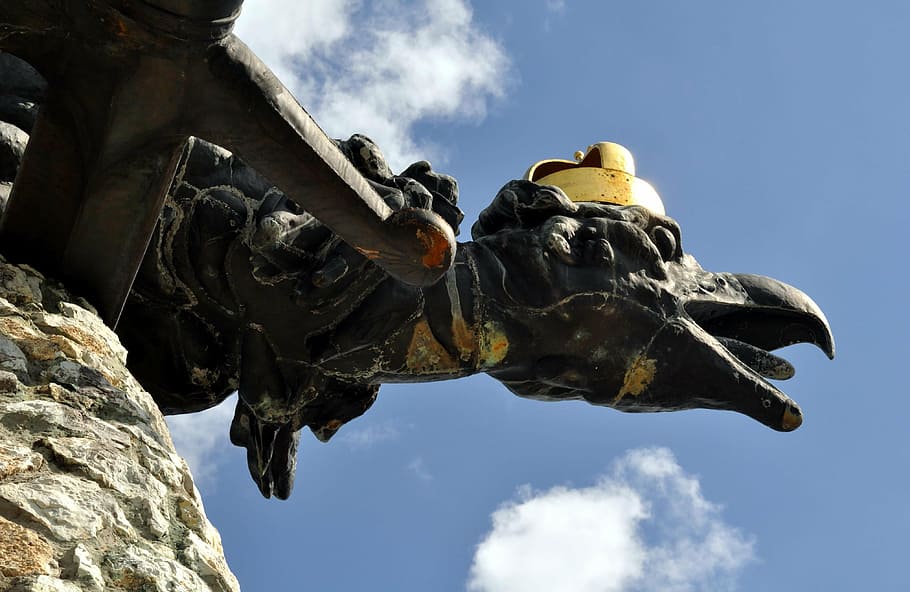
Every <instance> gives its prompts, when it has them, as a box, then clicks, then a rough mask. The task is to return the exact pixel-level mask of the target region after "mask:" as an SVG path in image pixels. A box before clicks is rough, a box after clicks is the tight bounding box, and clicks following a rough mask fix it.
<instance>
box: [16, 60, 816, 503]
mask: <svg viewBox="0 0 910 592" xmlns="http://www.w3.org/2000/svg"><path fill="white" fill-rule="evenodd" d="M11 79H12V78H11V77H9V76H8V77H6V78H4V77H2V76H0V80H7V81H8V80H11ZM19 86H20V87H29V85H28V84H20V85H19ZM32 86H34V85H32ZM0 90H3V89H2V84H0ZM10 92H12V91H9V89H7V94H8V95H9V93H10ZM17 92H18V91H17ZM23 92H25V91H23ZM0 94H2V93H0ZM7 98H8V97H7ZM36 100H40V99H36ZM7 102H10V101H7ZM11 103H12V104H16V105H18V106H19V107H18V108H17V109H13V110H12V111H9V113H12V115H5V116H4V117H5V118H7V119H6V120H7V121H12V120H13V119H14V118H19V119H21V120H23V121H25V122H26V123H25V125H26V127H27V126H28V119H29V113H31V112H32V111H30V107H29V106H28V104H29V103H30V101H28V100H24V99H23V100H19V101H16V100H13V101H11ZM3 104H4V98H3V97H0V106H2V105H3ZM0 114H2V112H0ZM25 131H27V130H25ZM23 133H24V132H23ZM0 144H2V143H0ZM337 146H338V148H339V149H340V153H341V154H343V155H344V156H345V157H346V159H347V162H349V163H350V164H349V165H348V166H350V167H354V168H356V169H357V170H359V171H360V173H361V174H363V176H364V177H365V178H366V179H367V180H368V182H369V183H370V184H371V185H372V186H373V187H375V188H377V193H378V195H381V196H382V199H383V200H384V202H385V207H388V208H389V209H390V210H395V211H413V210H414V209H418V210H422V211H427V212H432V213H433V215H434V216H438V217H439V219H440V220H444V221H445V223H446V224H448V225H450V226H451V227H452V228H457V226H458V224H459V223H460V222H461V218H462V215H461V212H460V211H459V210H458V208H457V187H456V184H455V181H454V180H453V179H451V178H450V177H447V176H445V175H441V174H438V173H436V172H434V171H433V170H432V169H431V167H430V165H429V164H427V163H425V162H418V163H415V164H414V165H412V166H411V167H409V168H408V169H407V170H405V171H403V172H402V173H401V174H400V175H394V174H392V172H391V171H390V170H389V168H388V166H387V165H386V164H385V161H384V160H383V158H382V156H381V154H380V153H379V151H378V149H377V148H376V147H375V146H374V145H373V143H372V142H370V141H369V140H368V139H366V138H364V137H361V136H354V137H352V138H351V139H349V140H348V141H345V142H338V143H337ZM4 154H5V153H4V152H3V151H0V171H2V170H4V169H9V168H15V164H16V163H15V158H16V157H15V150H13V151H9V154H11V155H12V156H9V157H8V160H9V159H11V160H9V162H12V165H10V164H9V162H6V163H5V162H4V161H3V155H4ZM23 166H25V165H23ZM175 170H176V180H175V182H174V184H173V185H172V187H171V188H170V190H169V191H168V192H166V195H165V197H164V204H163V209H162V211H161V215H160V217H159V219H158V223H157V227H156V229H155V231H154V234H153V236H152V240H151V243H150V246H149V249H148V251H147V253H146V254H145V257H144V259H143V261H142V265H141V268H140V271H139V274H138V276H137V279H136V282H135V284H134V286H133V289H132V292H131V293H130V297H129V300H128V301H127V304H126V307H125V309H124V311H123V316H122V319H121V322H120V326H119V328H118V332H119V334H120V335H121V337H122V339H123V341H124V343H125V344H126V345H127V347H128V349H129V352H130V358H129V365H130V367H131V370H132V371H133V372H134V373H135V374H136V376H137V377H138V378H139V379H140V381H141V382H142V383H143V385H144V386H145V387H146V388H147V389H148V390H149V391H150V392H151V393H152V394H153V395H154V396H155V398H156V400H157V402H158V404H159V405H160V406H161V407H162V409H163V410H164V411H165V412H167V413H187V412H193V411H199V410H202V409H206V408H208V407H211V406H213V405H215V404H217V403H219V402H221V401H222V400H224V399H225V398H226V397H227V396H228V395H229V394H230V393H232V392H233V391H235V390H239V393H240V397H239V401H238V404H237V409H236V413H235V418H234V421H233V424H232V427H231V434H230V436H231V440H232V441H233V442H234V443H235V444H237V445H239V446H243V447H245V448H246V449H247V453H248V454H247V460H248V465H249V470H250V473H251V475H252V477H253V479H254V481H255V482H256V484H257V485H258V487H259V489H260V491H261V492H262V494H263V495H265V496H266V497H268V496H276V497H279V498H286V497H287V496H288V495H289V494H290V492H291V488H292V485H293V479H294V474H295V467H296V462H297V461H296V447H297V442H298V437H299V430H301V429H302V428H303V427H308V428H309V429H310V430H311V431H312V432H313V433H314V435H316V437H317V438H319V439H320V440H323V441H326V440H328V439H329V438H331V437H332V435H333V434H335V433H336V432H337V431H338V429H339V428H340V427H341V426H342V425H344V424H345V423H346V422H348V421H350V420H351V419H353V418H355V417H357V416H359V415H360V414H362V413H363V412H364V411H366V410H367V409H368V408H369V407H370V405H371V404H372V403H373V401H374V400H375V398H376V395H377V393H378V390H379V386H380V385H381V384H383V383H390V382H426V381H436V380H445V379H450V378H457V377H461V376H467V375H470V374H474V373H478V372H485V373H487V374H489V375H491V376H493V377H495V378H497V379H498V380H500V381H501V382H502V383H503V384H504V385H505V386H506V387H507V388H508V389H509V390H511V391H512V392H514V393H515V394H517V395H519V396H522V397H528V398H532V399H538V400H545V401H560V400H585V401H588V402H590V403H592V404H595V405H600V406H607V407H613V408H615V409H619V410H622V411H629V412H645V411H647V412H653V411H675V410H682V409H693V408H709V409H727V410H733V411H737V412H740V413H744V414H746V415H748V416H750V417H753V418H755V419H756V420H757V421H760V422H761V423H763V424H765V425H767V426H769V427H771V428H773V429H776V430H781V431H788V430H792V429H795V428H796V427H798V426H799V425H800V423H801V421H802V414H801V412H800V409H799V407H798V406H797V404H796V403H795V402H793V401H792V400H791V399H790V398H789V397H787V396H786V395H785V394H784V393H782V392H781V391H780V390H778V389H777V388H776V387H775V386H773V385H772V384H771V383H770V382H768V380H767V379H786V378H789V377H790V376H792V374H793V368H792V366H791V365H790V364H789V363H788V362H786V361H785V360H783V359H781V358H779V357H777V356H774V355H773V354H771V353H769V352H770V351H771V350H775V349H777V348H780V347H783V346H786V345H789V344H793V343H800V342H808V343H814V344H815V345H817V346H818V347H820V348H821V349H822V350H823V351H824V352H825V353H826V354H828V356H830V357H833V355H834V341H833V338H832V336H831V332H830V329H829V327H828V324H827V322H826V320H825V318H824V315H823V314H822V312H821V311H820V310H819V309H818V307H817V306H816V305H815V304H814V303H813V302H812V300H811V299H810V298H809V297H808V296H806V295H805V294H803V293H802V292H800V291H799V290H797V289H795V288H793V287H791V286H788V285H786V284H783V283H780V282H778V281H776V280H773V279H771V278H767V277H762V276H754V275H739V274H727V273H712V272H709V271H705V270H704V269H702V268H701V267H700V266H699V265H698V263H697V262H696V261H695V259H693V258H692V257H691V256H690V255H688V254H686V253H685V252H684V251H683V249H682V243H681V234H680V229H679V227H678V225H677V224H676V222H674V221H673V220H672V219H671V218H668V217H666V216H664V215H661V214H658V213H655V212H653V211H650V210H648V209H646V208H644V207H641V206H638V205H632V206H622V205H616V204H610V203H575V202H573V201H571V200H570V199H568V198H567V196H566V195H565V193H564V192H562V191H561V190H559V189H557V188H554V187H551V186H545V185H539V184H537V183H534V182H532V181H528V180H518V181H512V182H510V183H508V184H506V185H505V187H503V188H502V189H501V190H500V192H499V193H498V194H497V195H496V197H495V198H494V200H493V202H492V204H491V205H490V206H489V207H488V208H487V209H486V210H484V211H483V212H482V213H481V215H480V217H479V220H478V221H477V222H476V223H475V224H474V226H473V228H472V233H471V234H472V238H473V240H472V241H469V242H466V243H461V244H459V245H458V249H457V252H456V255H455V262H454V265H453V266H452V268H451V269H449V271H447V272H446V273H445V275H444V276H443V277H442V279H441V280H440V281H438V282H436V283H434V284H432V285H429V286H422V287H421V286H414V285H411V284H408V283H405V282H402V281H399V280H397V279H395V278H393V277H391V276H390V275H389V274H388V273H387V272H386V271H384V270H383V269H382V268H380V267H378V266H377V265H375V264H374V262H373V261H371V260H370V259H369V258H368V257H365V256H364V254H363V253H362V249H358V248H357V247H355V246H352V245H351V244H350V243H349V242H346V241H344V240H341V238H340V237H339V236H338V235H337V234H336V233H333V232H332V231H331V230H330V229H329V228H328V227H327V226H326V225H325V224H323V223H322V221H321V219H320V218H319V216H315V217H314V215H313V214H312V212H310V211H309V209H308V208H309V207H308V206H305V205H304V204H302V203H301V202H300V201H298V200H297V199H296V198H292V197H291V196H290V195H289V194H286V193H283V192H282V191H280V190H279V189H278V188H276V187H275V186H274V184H273V183H272V182H271V181H268V180H266V179H265V178H264V177H262V176H260V175H259V174H257V173H256V172H255V171H254V170H253V168H251V167H250V166H248V165H247V164H245V163H244V162H241V161H240V160H239V159H237V158H236V157H234V156H233V155H231V154H230V153H227V152H225V151H224V150H222V149H220V148H218V147H216V146H214V145H212V144H209V143H206V142H203V141H201V140H195V139H193V140H190V141H189V143H188V146H187V149H186V150H184V151H183V152H182V155H181V157H180V159H179V160H178V161H177V162H176V164H175ZM3 180H4V179H0V182H2V181H3ZM21 182H23V181H22V176H21V175H20V177H19V178H18V180H17V181H16V184H17V185H18V184H19V183H21Z"/></svg>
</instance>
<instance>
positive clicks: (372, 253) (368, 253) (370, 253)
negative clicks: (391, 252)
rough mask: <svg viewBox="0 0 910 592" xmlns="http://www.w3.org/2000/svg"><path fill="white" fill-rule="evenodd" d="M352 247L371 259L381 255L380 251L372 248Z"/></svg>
mask: <svg viewBox="0 0 910 592" xmlns="http://www.w3.org/2000/svg"><path fill="white" fill-rule="evenodd" d="M354 249H356V250H357V252H358V253H360V254H361V255H363V256H364V257H366V258H367V259H369V260H371V261H372V260H374V259H379V258H380V257H382V253H380V252H379V251H376V250H374V249H366V248H364V247H354Z"/></svg>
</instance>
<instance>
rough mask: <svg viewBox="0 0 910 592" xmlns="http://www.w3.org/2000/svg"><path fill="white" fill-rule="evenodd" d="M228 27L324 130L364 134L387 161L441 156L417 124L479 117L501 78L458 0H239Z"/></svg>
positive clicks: (396, 165)
mask: <svg viewBox="0 0 910 592" xmlns="http://www.w3.org/2000/svg"><path fill="white" fill-rule="evenodd" d="M236 31H237V34H238V35H239V36H240V37H241V38H242V39H243V40H244V41H245V42H246V43H247V44H248V45H250V47H251V48H252V49H253V50H254V51H256V52H257V53H258V54H259V56H260V57H261V58H262V59H263V60H264V61H265V62H266V63H267V64H269V66H270V67H271V68H272V69H273V70H274V71H275V72H276V73H277V74H278V76H279V78H281V79H282V81H283V82H284V83H285V85H287V86H288V87H289V88H290V89H291V91H292V92H293V93H294V94H295V95H296V96H297V98H298V99H299V100H300V101H301V103H302V104H303V105H304V106H305V107H306V108H307V110H309V111H310V113H311V114H313V116H314V117H315V119H316V120H317V122H319V124H320V125H321V126H322V127H323V129H325V130H326V132H327V133H329V134H330V135H332V136H335V137H347V136H348V135H350V134H351V133H354V132H360V133H365V134H367V135H369V136H370V137H372V138H373V139H374V140H375V141H376V142H377V143H378V144H379V146H380V147H382V149H383V151H384V152H385V155H386V157H387V158H388V160H389V161H390V163H391V164H392V167H393V169H401V168H402V167H404V166H406V165H407V164H409V163H410V162H412V161H414V160H420V159H422V158H428V157H430V156H439V154H438V152H439V150H438V149H437V148H435V147H434V146H433V145H432V144H431V143H430V142H428V141H426V140H422V139H420V138H418V137H417V136H416V134H415V131H414V126H415V124H417V123H418V122H420V121H425V120H431V119H440V118H444V119H468V120H478V119H480V118H482V117H483V116H484V114H485V112H486V108H487V106H488V103H489V101H490V100H491V99H496V98H498V97H501V96H502V95H503V93H504V88H505V86H506V83H505V81H506V80H507V79H508V72H509V60H508V59H507V57H506V55H505V53H504V51H503V50H502V48H501V47H500V46H499V45H498V44H497V43H496V42H495V41H494V40H493V38H492V37H490V36H489V35H488V34H486V33H485V32H483V31H482V30H481V29H480V28H479V27H478V26H477V24H476V23H475V22H474V20H473V15H472V12H471V8H470V6H469V4H468V3H466V2H465V0H417V1H414V2H402V1H400V0H384V1H381V2H363V3H361V2H357V1H353V0H309V1H307V2H300V1H299V0H247V2H246V3H245V5H244V12H243V13H242V16H241V17H240V20H239V22H238V24H237V29H236Z"/></svg>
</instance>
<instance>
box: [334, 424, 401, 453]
mask: <svg viewBox="0 0 910 592" xmlns="http://www.w3.org/2000/svg"><path fill="white" fill-rule="evenodd" d="M400 435H401V433H400V432H399V430H398V428H397V427H396V426H395V424H393V423H392V422H385V423H380V424H375V425H368V426H366V427H363V428H346V429H344V430H342V431H341V432H339V433H338V435H337V436H335V440H337V441H338V442H342V443H343V444H346V445H347V446H348V447H349V448H351V449H352V450H365V449H367V448H372V447H374V446H376V445H378V444H382V443H383V442H389V441H391V440H397V439H398V437H399V436H400Z"/></svg>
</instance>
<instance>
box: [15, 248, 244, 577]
mask: <svg viewBox="0 0 910 592" xmlns="http://www.w3.org/2000/svg"><path fill="white" fill-rule="evenodd" d="M125 361H126V351H125V350H124V348H123V347H122V346H121V345H120V342H119V340H118V339H117V336H116V335H115V334H114V333H113V332H112V331H111V330H109V329H108V328H107V327H106V326H105V325H104V324H103V323H102V322H101V320H100V319H99V318H98V317H97V316H96V315H95V314H94V312H93V311H92V310H91V307H90V306H89V305H88V304H87V303H86V302H84V301H82V300H80V299H79V298H76V297H73V296H72V295H70V294H68V293H67V292H66V291H65V289H63V287H62V286H60V285H59V284H57V283H55V282H54V281H51V280H49V279H46V278H44V277H42V275H41V274H39V273H38V272H36V271H34V270H32V269H31V268H29V267H27V266H16V265H12V264H9V263H7V262H6V261H3V260H2V259H0V590H10V591H12V592H38V591H41V592H44V591H66V592H70V591H77V590H98V591H101V590H107V591H116V590H131V591H132V590H143V591H162V592H164V591H181V592H182V591H196V590H212V591H229V590H239V587H238V584H237V581H236V579H235V578H234V576H233V574H231V572H230V570H229V569H228V567H227V564H226V562H225V559H224V556H223V553H222V549H221V539H220V536H219V535H218V533H217V531H216V530H215V529H214V527H213V526H212V525H211V524H210V523H209V521H208V520H207V519H206V517H205V513H204V511H203V508H202V502H201V501H200V498H199V493H198V491H197V490H196V488H195V486H194V485H193V478H192V476H191V475H190V473H189V470H188V469H187V466H186V463H184V461H183V460H182V459H181V458H180V457H179V456H178V455H177V453H176V452H175V451H174V447H173V444H172V442H171V439H170V436H169V434H168V430H167V427H166V425H165V423H164V420H163V418H162V416H161V414H160V412H159V411H158V408H157V407H156V406H155V403H154V402H153V400H152V398H151V396H150V395H149V394H147V393H146V392H145V391H143V389H142V387H140V386H139V384H138V383H137V382H136V381H135V379H134V378H133V377H132V376H131V375H130V373H129V372H128V371H127V369H126V366H125Z"/></svg>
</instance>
